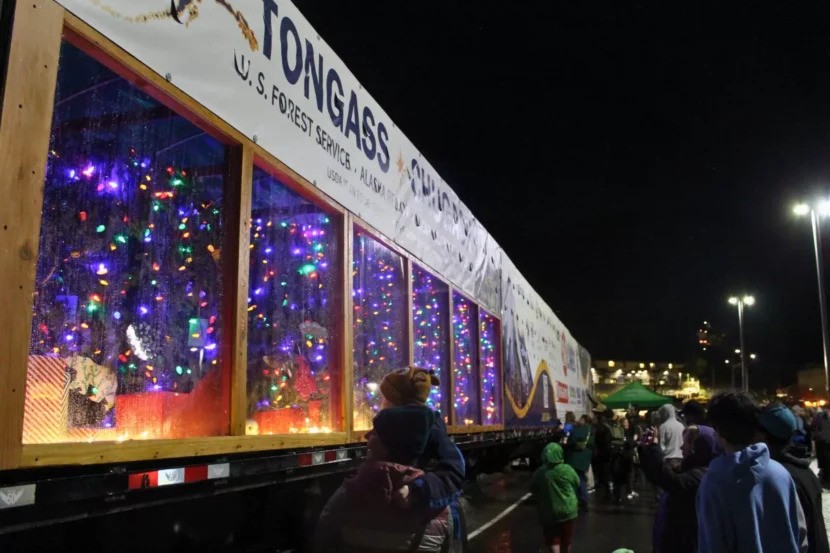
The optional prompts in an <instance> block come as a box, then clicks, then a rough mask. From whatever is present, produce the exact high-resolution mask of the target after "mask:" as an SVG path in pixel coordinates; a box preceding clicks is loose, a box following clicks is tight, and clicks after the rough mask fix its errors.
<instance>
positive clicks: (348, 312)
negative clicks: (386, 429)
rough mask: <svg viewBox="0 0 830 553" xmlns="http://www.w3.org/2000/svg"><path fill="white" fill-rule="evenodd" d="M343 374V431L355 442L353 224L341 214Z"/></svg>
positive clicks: (349, 216) (347, 214) (345, 214)
mask: <svg viewBox="0 0 830 553" xmlns="http://www.w3.org/2000/svg"><path fill="white" fill-rule="evenodd" d="M342 221H343V241H344V243H345V247H344V248H343V267H342V271H341V274H342V278H343V374H341V375H340V379H341V380H340V382H342V385H343V391H342V393H341V396H340V397H341V398H342V400H343V401H342V409H343V430H344V431H345V432H346V434H347V435H348V436H349V442H354V441H356V438H355V434H354V415H353V411H354V307H353V305H352V267H353V263H354V224H353V223H352V217H351V214H349V213H344V214H343V218H342Z"/></svg>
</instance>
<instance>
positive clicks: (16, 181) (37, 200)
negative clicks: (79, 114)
mask: <svg viewBox="0 0 830 553" xmlns="http://www.w3.org/2000/svg"><path fill="white" fill-rule="evenodd" d="M62 26H63V8H61V7H60V6H59V5H58V4H56V3H54V2H52V1H51V0H28V1H27V2H23V1H22V0H17V2H16V6H15V14H14V26H13V28H12V35H11V44H10V47H9V65H8V78H7V79H6V87H5V97H4V98H3V108H2V109H3V111H2V115H1V116H0V169H2V170H0V195H2V198H3V201H1V202H0V228H2V230H0V305H2V306H3V309H2V310H0V328H2V329H3V332H2V337H0V469H9V468H14V467H16V466H18V465H19V462H20V453H21V447H22V441H23V404H24V401H25V388H26V370H27V360H28V355H29V339H30V335H31V326H32V301H33V293H34V283H35V267H36V263H37V252H38V238H39V236H40V218H41V209H42V206H43V180H44V177H45V172H46V153H47V151H48V149H49V135H50V131H51V128H52V106H53V103H54V98H55V82H56V80H57V74H58V59H59V57H60V43H61V28H62Z"/></svg>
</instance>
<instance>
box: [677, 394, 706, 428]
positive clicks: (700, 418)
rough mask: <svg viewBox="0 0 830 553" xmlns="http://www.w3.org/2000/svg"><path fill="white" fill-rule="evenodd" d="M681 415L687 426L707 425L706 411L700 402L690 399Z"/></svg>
mask: <svg viewBox="0 0 830 553" xmlns="http://www.w3.org/2000/svg"><path fill="white" fill-rule="evenodd" d="M680 415H681V416H682V417H683V422H685V423H686V424H687V425H697V426H700V425H702V424H706V409H704V407H703V405H701V404H700V403H699V402H697V401H695V400H693V399H690V400H689V401H687V402H686V405H684V406H683V409H681V410H680Z"/></svg>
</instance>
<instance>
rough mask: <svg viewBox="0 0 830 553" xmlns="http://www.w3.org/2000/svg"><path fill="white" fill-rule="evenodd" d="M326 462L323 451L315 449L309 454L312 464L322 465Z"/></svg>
mask: <svg viewBox="0 0 830 553" xmlns="http://www.w3.org/2000/svg"><path fill="white" fill-rule="evenodd" d="M325 462H326V452H325V451H315V452H314V453H312V454H311V464H312V465H322V464H323V463H325Z"/></svg>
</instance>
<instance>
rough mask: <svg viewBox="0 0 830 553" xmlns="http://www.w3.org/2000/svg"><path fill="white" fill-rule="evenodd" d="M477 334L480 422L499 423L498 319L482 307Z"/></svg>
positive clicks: (499, 362) (499, 359)
mask: <svg viewBox="0 0 830 553" xmlns="http://www.w3.org/2000/svg"><path fill="white" fill-rule="evenodd" d="M478 336H479V344H480V360H481V409H482V413H481V423H482V424H485V425H487V424H501V422H502V419H501V416H502V414H501V393H502V390H501V357H500V351H499V343H500V338H499V321H498V319H496V318H495V317H494V316H492V315H490V314H489V313H487V311H485V310H484V309H479V329H478Z"/></svg>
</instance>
